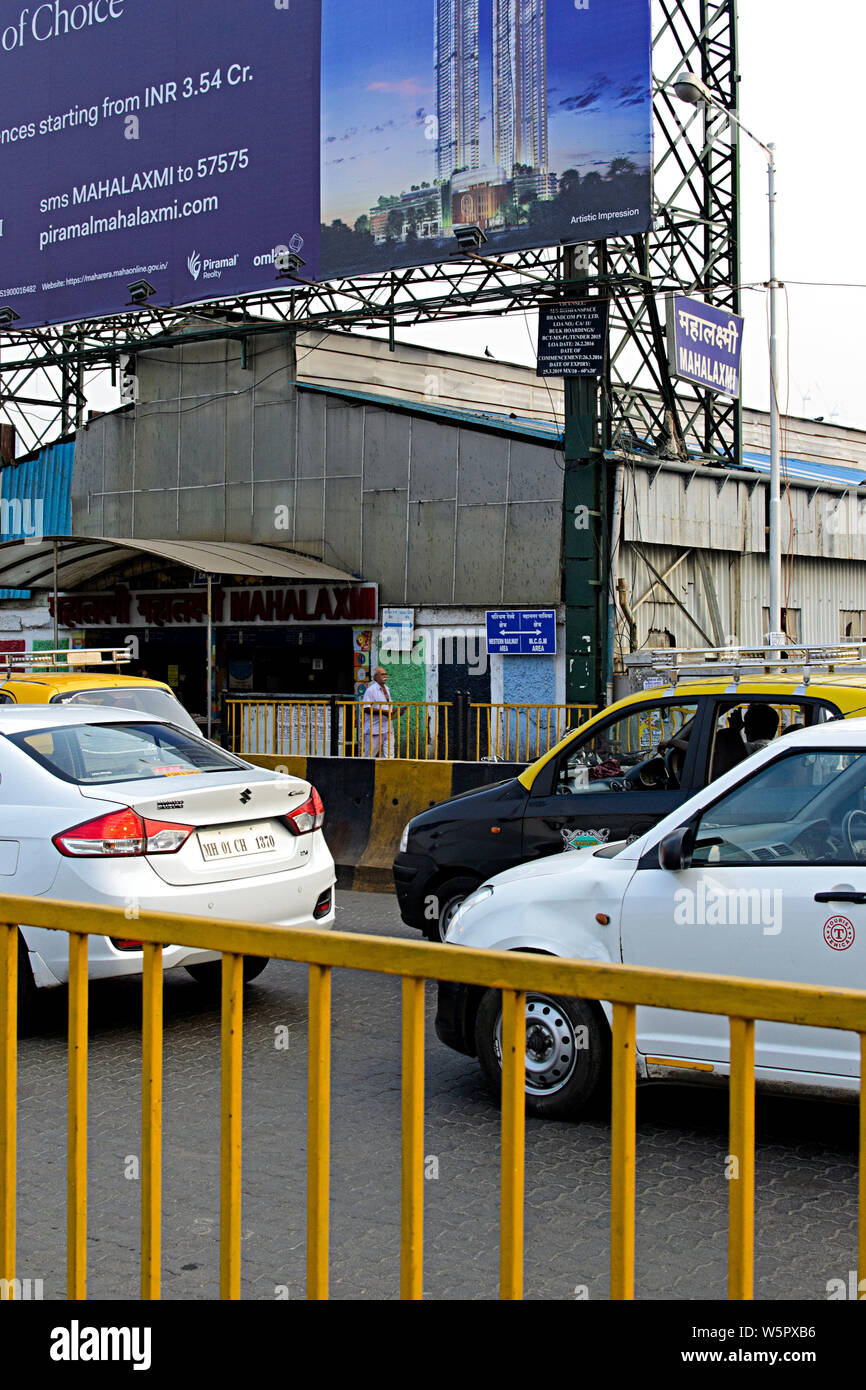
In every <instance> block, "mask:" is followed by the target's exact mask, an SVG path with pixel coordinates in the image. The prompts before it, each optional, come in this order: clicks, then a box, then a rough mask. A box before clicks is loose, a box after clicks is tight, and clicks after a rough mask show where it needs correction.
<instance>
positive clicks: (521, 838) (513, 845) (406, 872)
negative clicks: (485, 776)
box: [394, 645, 866, 941]
mask: <svg viewBox="0 0 866 1390" xmlns="http://www.w3.org/2000/svg"><path fill="white" fill-rule="evenodd" d="M700 655H701V659H700V660H697V661H696V660H695V656H696V654H694V653H686V652H683V653H676V652H675V651H671V652H666V653H664V654H662V653H654V654H653V656H654V657H658V658H659V662H658V666H657V669H659V670H661V671H662V672H664V667H665V665H667V666H668V667H669V671H668V673H667V674H664V675H663V679H664V683H663V684H659V685H657V686H656V687H654V688H652V689H649V690H646V689H645V690H641V691H639V692H637V693H636V694H632V695H628V696H626V697H625V698H624V699H621V700H618V701H616V703H614V704H612V705H609V706H608V707H607V708H606V709H604V710H602V711H600V712H599V713H598V714H596V715H594V716H593V718H592V719H590V720H588V721H587V722H586V723H584V724H582V725H580V726H579V727H578V728H577V729H573V730H572V731H570V732H569V733H568V734H567V735H566V737H565V738H563V739H561V740H560V742H559V743H557V744H556V746H555V747H554V748H551V749H550V750H549V752H547V753H545V754H544V755H543V756H542V757H540V758H539V759H538V760H537V761H536V762H534V763H532V764H531V766H529V767H527V768H526V769H525V770H524V771H522V772H521V773H519V775H518V776H516V777H511V778H509V779H508V780H507V781H504V782H500V783H497V784H496V785H495V786H490V787H484V788H483V789H480V790H478V791H470V792H464V793H463V794H462V795H461V796H458V797H454V798H452V799H451V800H450V801H445V802H443V803H441V804H440V805H439V806H433V807H431V808H430V810H428V811H424V812H422V813H421V814H420V815H418V816H415V817H414V819H413V820H411V821H409V823H408V824H407V825H406V827H405V828H404V831H403V836H402V839H401V842H400V850H399V853H398V854H397V856H396V858H395V860H394V882H395V887H396V891H397V898H398V902H399V904H400V913H401V916H402V918H403V921H404V922H406V923H407V924H408V925H409V926H412V927H415V928H417V929H418V930H419V931H421V932H423V933H424V934H425V936H428V937H429V938H430V939H431V940H433V941H438V940H444V937H445V933H446V931H447V929H448V925H449V923H450V921H451V919H452V917H453V916H454V913H455V912H456V910H457V908H458V907H459V905H460V903H461V902H462V901H463V899H464V898H465V897H467V896H468V894H469V893H472V892H474V890H475V889H476V888H477V887H478V886H479V884H481V883H483V882H484V880H485V879H487V878H490V877H491V875H493V874H498V873H501V872H502V871H503V870H504V869H509V868H512V867H513V866H514V865H516V864H521V863H525V862H527V861H532V860H534V859H539V858H542V857H543V856H546V855H551V854H557V853H561V852H563V851H568V850H576V849H582V848H583V847H585V846H586V845H592V844H603V843H607V842H610V843H613V842H616V841H623V840H626V841H628V840H634V839H636V838H637V837H638V836H640V835H643V834H645V832H646V831H648V830H650V829H652V827H653V826H654V825H655V824H656V823H657V822H658V821H660V820H662V819H663V817H665V816H667V815H669V814H670V813H671V812H672V811H674V810H676V808H677V807H678V806H679V805H680V804H681V803H682V802H684V801H687V800H688V799H689V797H691V796H694V794H695V792H697V791H699V790H700V789H701V788H703V787H705V786H706V785H707V784H708V783H709V782H712V781H714V780H715V779H716V778H717V777H720V776H722V774H723V773H725V772H728V771H730V769H731V768H733V767H735V766H736V765H737V764H738V763H739V762H742V761H743V760H744V759H745V758H747V757H748V756H749V755H750V753H753V752H755V751H757V750H758V749H759V748H763V747H765V746H766V745H767V744H768V743H770V742H771V741H772V740H774V739H777V738H783V737H784V736H785V735H786V734H787V733H789V732H790V731H792V730H794V729H798V728H810V727H812V726H813V725H815V724H818V723H821V722H823V721H826V720H833V719H844V718H847V717H849V716H851V715H862V714H866V648H861V647H859V646H849V645H845V646H841V647H834V648H829V647H826V648H809V649H805V648H798V649H797V650H796V651H794V650H786V651H785V652H784V653H782V654H778V653H770V652H769V651H768V652H766V653H761V652H745V651H737V652H731V653H726V652H707V653H704V654H700ZM686 658H691V664H690V665H688V664H684V663H685V659H686Z"/></svg>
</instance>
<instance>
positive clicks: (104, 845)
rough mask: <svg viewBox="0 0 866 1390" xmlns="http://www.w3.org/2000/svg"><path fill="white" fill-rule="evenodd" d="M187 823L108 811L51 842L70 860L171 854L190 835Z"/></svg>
mask: <svg viewBox="0 0 866 1390" xmlns="http://www.w3.org/2000/svg"><path fill="white" fill-rule="evenodd" d="M192 829H193V827H192V826H191V825H177V824H176V823H172V822H170V821H159V820H144V821H143V820H142V819H141V816H139V815H137V814H136V812H135V811H132V810H129V809H127V810H125V811H109V812H108V814H107V815H105V816H97V817H96V819H95V820H88V821H83V822H82V824H81V825H73V826H72V827H71V828H70V829H69V830H63V831H61V832H60V834H59V835H55V836H54V838H53V841H52V843H53V844H54V845H55V846H56V847H57V849H59V850H60V853H61V854H65V855H66V856H67V857H69V858H73V859H95V858H116V857H118V856H125V855H130V854H175V853H176V852H177V851H178V850H179V849H180V847H181V845H183V844H184V843H185V842H186V841H187V840H188V839H189V836H190V835H191V834H192Z"/></svg>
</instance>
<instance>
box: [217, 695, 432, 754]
mask: <svg viewBox="0 0 866 1390" xmlns="http://www.w3.org/2000/svg"><path fill="white" fill-rule="evenodd" d="M451 711H452V706H451V705H450V704H449V703H448V702H447V701H445V700H400V701H394V703H392V704H371V703H368V704H363V703H361V702H359V701H356V700H339V699H335V698H329V699H326V700H294V699H291V700H290V699H286V700H279V699H275V700H262V699H256V698H251V699H240V698H239V699H231V700H226V703H225V712H226V727H227V731H228V738H229V747H230V748H231V750H232V752H234V753H240V754H241V755H243V754H245V753H254V754H277V755H282V756H285V757H291V756H295V755H297V756H300V757H306V758H313V757H318V758H326V757H341V758H378V757H383V758H415V759H417V758H420V759H425V760H426V759H431V760H432V759H441V760H443V761H447V760H448V759H449V758H450V757H451V756H452V753H453V741H452V738H451V733H450V727H449V721H450V717H451Z"/></svg>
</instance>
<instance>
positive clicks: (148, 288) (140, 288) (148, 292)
mask: <svg viewBox="0 0 866 1390" xmlns="http://www.w3.org/2000/svg"><path fill="white" fill-rule="evenodd" d="M126 288H127V290H128V291H129V303H130V304H131V305H134V306H135V307H136V308H142V307H143V306H144V305H145V304H146V303H147V301H148V300H149V299H150V298H151V296H152V295H154V294H156V290H155V289H154V288H153V285H152V284H151V283H150V281H149V280H133V282H132V284H131V285H127V287H126Z"/></svg>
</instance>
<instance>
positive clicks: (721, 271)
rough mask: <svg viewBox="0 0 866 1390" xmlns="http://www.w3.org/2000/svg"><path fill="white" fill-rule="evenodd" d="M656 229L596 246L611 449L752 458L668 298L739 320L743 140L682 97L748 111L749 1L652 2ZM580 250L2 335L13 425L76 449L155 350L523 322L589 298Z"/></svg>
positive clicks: (4, 385)
mask: <svg viewBox="0 0 866 1390" xmlns="http://www.w3.org/2000/svg"><path fill="white" fill-rule="evenodd" d="M652 14H653V26H654V30H653V70H654V74H655V76H654V110H655V157H654V170H655V173H654V211H655V230H654V231H653V232H652V233H650V234H649V235H648V236H636V237H629V238H615V239H609V240H607V241H604V242H599V243H596V244H595V246H594V247H593V248H592V254H591V258H590V275H589V280H588V281H587V280H586V279H585V278H581V286H582V287H583V290H582V292H583V293H585V292H586V290H587V289H588V290H589V292H590V293H597V294H601V295H605V296H607V297H609V298H610V300H611V314H610V366H609V372H608V376H607V380H606V382H605V383H604V397H605V401H604V404H603V409H602V410H600V413H599V418H600V420H603V422H604V428H603V433H602V434H601V435H600V439H599V442H600V443H602V444H603V445H604V446H605V447H607V448H613V449H617V448H621V449H627V450H628V451H630V452H634V451H635V450H639V451H642V452H649V453H654V454H657V455H659V456H660V457H676V458H686V457H693V458H701V457H703V458H707V459H712V460H715V461H732V460H734V459H736V457H737V456H738V453H739V448H740V438H741V427H740V408H739V405H738V404H737V403H736V402H732V401H729V400H727V399H726V398H724V397H721V396H719V395H717V394H716V393H713V392H708V391H702V390H700V389H699V388H695V387H693V386H692V385H690V384H689V383H687V382H684V381H680V380H678V379H677V378H675V377H672V376H671V374H670V371H669V368H668V362H667V352H666V341H665V326H664V296H665V295H666V294H671V293H673V292H679V293H698V294H700V295H702V296H703V297H704V298H705V299H707V300H708V301H709V302H711V303H714V304H717V305H719V306H720V307H724V308H728V309H731V310H733V311H735V312H736V311H738V310H739V231H738V158H737V146H736V139H735V136H733V131H734V127H733V125H732V123H731V128H730V130H728V129H726V128H725V127H726V125H727V124H728V123H726V122H724V121H722V122H719V121H714V120H713V119H712V118H711V113H710V112H708V111H695V110H694V109H692V108H687V107H684V106H683V105H682V104H681V103H679V102H678V101H677V100H676V98H675V97H674V96H673V93H672V91H671V90H670V82H671V79H672V78H673V77H674V75H675V74H676V73H677V72H678V71H679V70H680V69H681V68H683V67H689V68H691V69H693V70H694V71H697V72H699V74H700V76H701V77H702V78H703V80H704V82H705V83H706V84H707V86H708V87H709V89H710V91H711V92H712V93H713V95H714V96H715V97H717V99H718V100H719V101H720V102H721V103H722V105H723V106H725V107H726V108H728V109H729V110H733V111H736V108H737V83H738V75H737V43H736V0H652ZM565 271H566V256H565V249H564V248H563V247H562V246H559V247H547V248H542V249H540V250H529V251H522V252H513V253H508V254H505V255H502V256H499V257H483V256H481V255H478V256H473V257H470V258H465V257H462V256H461V257H457V256H455V257H454V258H453V259H452V260H448V261H444V262H440V263H438V264H435V265H427V266H417V267H411V268H408V269H400V270H394V271H391V272H387V273H378V274H374V275H367V276H360V277H354V278H345V279H339V280H334V281H329V282H325V283H322V284H311V283H307V282H304V281H302V280H292V281H288V280H279V281H275V284H274V287H273V288H272V289H270V290H268V291H264V292H261V293H257V294H254V295H247V296H243V297H240V298H237V297H234V298H229V299H224V300H216V301H211V302H209V303H207V304H198V305H193V306H186V307H178V308H171V309H166V308H159V307H154V306H146V307H144V308H140V309H130V310H129V311H128V312H126V313H123V314H116V315H113V316H110V317H106V318H101V319H94V320H89V321H85V322H79V323H75V324H65V325H62V326H57V327H46V328H37V329H27V330H19V331H16V330H14V329H10V330H7V331H6V332H4V333H3V334H2V336H0V424H12V425H14V426H15V428H16V430H17V431H18V435H19V438H20V440H21V445H22V446H23V448H24V449H26V450H28V451H32V450H36V449H39V448H41V447H43V446H45V445H46V444H48V443H50V442H51V440H53V439H56V438H58V437H61V436H62V435H64V434H68V433H69V432H70V431H71V430H73V429H75V428H76V427H77V426H78V425H80V424H82V423H83V421H84V419H85V415H86V405H87V392H88V386H89V384H90V383H91V382H92V381H93V379H94V378H95V375H96V374H98V373H103V372H105V371H106V370H110V371H111V373H112V378H113V380H116V378H117V373H118V371H119V368H120V362H121V359H122V358H123V357H124V356H134V355H135V353H136V352H140V351H144V350H146V349H148V348H156V347H160V348H166V347H175V348H176V347H180V346H182V345H183V344H184V343H188V342H201V341H204V340H208V339H225V338H227V337H229V338H235V339H241V340H244V339H250V338H251V337H253V336H255V335H259V334H267V333H272V332H275V331H283V332H284V331H286V330H309V329H316V328H321V329H353V328H355V329H357V328H364V327H376V328H380V329H381V328H382V327H386V328H387V329H388V330H389V334H390V335H391V338H392V340H393V336H394V334H395V333H396V331H397V329H398V328H399V327H408V326H411V325H413V324H419V323H430V322H442V321H447V320H450V319H460V318H464V317H466V316H468V315H471V314H476V313H479V312H483V313H486V314H496V315H500V314H509V313H513V312H516V311H524V310H527V309H531V308H533V307H535V306H537V305H538V304H539V303H540V302H542V301H545V300H550V299H551V298H558V297H560V296H562V295H564V294H568V293H569V290H573V288H574V282H573V281H569V280H568V279H567V278H566V274H565Z"/></svg>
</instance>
